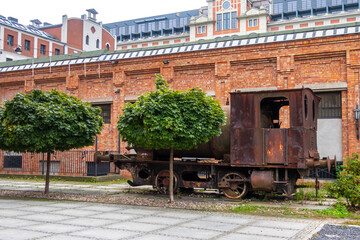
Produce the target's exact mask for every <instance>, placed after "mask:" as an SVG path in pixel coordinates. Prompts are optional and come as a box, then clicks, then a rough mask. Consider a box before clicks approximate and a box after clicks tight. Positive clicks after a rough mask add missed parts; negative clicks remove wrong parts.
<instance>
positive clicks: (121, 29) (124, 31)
mask: <svg viewBox="0 0 360 240" xmlns="http://www.w3.org/2000/svg"><path fill="white" fill-rule="evenodd" d="M125 34H126V28H125V27H119V35H125Z"/></svg>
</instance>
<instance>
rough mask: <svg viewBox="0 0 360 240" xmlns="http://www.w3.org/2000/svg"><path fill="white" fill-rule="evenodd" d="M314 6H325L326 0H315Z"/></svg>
mask: <svg viewBox="0 0 360 240" xmlns="http://www.w3.org/2000/svg"><path fill="white" fill-rule="evenodd" d="M316 7H317V8H324V7H326V0H316Z"/></svg>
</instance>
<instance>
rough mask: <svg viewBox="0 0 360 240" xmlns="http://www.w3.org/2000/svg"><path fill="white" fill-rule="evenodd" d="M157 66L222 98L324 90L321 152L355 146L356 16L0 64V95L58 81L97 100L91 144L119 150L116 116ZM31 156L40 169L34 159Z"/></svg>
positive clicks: (172, 82)
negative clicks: (97, 124) (97, 121)
mask: <svg viewBox="0 0 360 240" xmlns="http://www.w3.org/2000/svg"><path fill="white" fill-rule="evenodd" d="M156 73H160V74H162V75H163V76H164V78H165V79H167V80H168V82H169V86H170V87H171V88H175V89H187V88H191V87H200V88H202V89H203V90H204V91H206V92H207V93H208V95H211V96H214V97H215V98H217V99H218V100H219V101H220V102H221V104H222V105H226V104H227V102H228V101H229V92H231V91H234V90H237V89H241V90H243V91H246V90H249V89H254V88H255V89H290V88H302V87H309V88H311V89H313V90H314V91H315V92H316V93H317V94H318V95H319V96H321V97H322V101H321V105H320V112H319V116H320V119H319V124H318V133H319V134H318V139H317V142H318V146H319V151H320V154H321V156H322V157H324V156H328V155H330V157H333V156H334V155H336V156H337V158H338V159H339V158H340V159H341V158H342V157H343V156H344V157H346V156H348V155H350V154H351V153H352V152H358V151H359V149H360V143H359V139H357V132H356V125H355V119H354V113H353V110H354V109H355V108H356V107H357V105H359V100H360V91H359V85H360V23H359V22H351V23H345V24H336V25H328V26H317V27H311V28H305V29H300V28H299V29H287V30H279V31H273V32H265V33H252V34H250V35H240V36H225V37H221V38H216V39H208V40H201V41H194V42H187V43H179V44H172V45H162V46H157V47H147V48H137V49H128V50H119V51H113V52H109V51H96V52H85V53H79V54H73V55H65V56H54V57H53V58H52V59H51V61H50V60H49V59H48V58H44V59H34V60H25V61H14V62H8V63H1V64H0V99H1V102H4V101H6V100H7V99H11V98H12V97H13V96H14V95H15V94H16V93H18V92H29V91H31V90H32V89H34V88H38V89H41V90H50V89H52V88H56V89H57V90H59V91H63V92H65V93H67V94H70V95H73V96H76V97H78V98H81V99H83V100H84V101H87V102H90V103H92V104H93V105H96V106H101V107H102V108H103V116H104V121H105V127H104V129H103V131H102V134H101V135H100V136H98V142H97V149H98V150H100V151H105V150H112V151H118V150H119V146H120V145H119V134H118V132H117V129H116V123H117V117H118V115H119V114H120V113H121V109H122V107H123V106H124V104H125V103H126V102H131V101H135V100H136V99H137V96H138V95H139V94H143V93H145V92H147V91H149V90H153V89H155V76H154V74H156ZM230 104H231V103H230ZM125 146H126V143H121V151H125V149H124V147H125ZM88 149H89V150H94V149H95V146H93V147H90V148H88ZM31 160H32V161H34V163H33V164H34V166H35V167H34V169H35V168H36V166H38V168H39V159H38V158H35V157H33V158H31ZM54 161H55V160H54ZM59 164H60V166H59V168H61V167H62V166H61V163H59ZM3 166H4V160H3V158H1V157H0V172H8V171H10V170H11V171H13V170H14V169H9V168H4V167H3ZM15 170H17V171H19V172H21V171H24V168H19V169H15Z"/></svg>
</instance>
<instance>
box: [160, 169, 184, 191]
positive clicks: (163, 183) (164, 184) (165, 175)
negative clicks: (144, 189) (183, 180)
mask: <svg viewBox="0 0 360 240" xmlns="http://www.w3.org/2000/svg"><path fill="white" fill-rule="evenodd" d="M169 176H170V172H169V170H161V171H160V172H159V173H158V174H157V175H156V177H155V187H156V189H157V190H158V191H159V192H160V193H162V194H168V193H169V183H170V177H169ZM178 186H179V177H178V175H177V174H176V173H175V172H174V187H173V190H174V193H175V192H176V191H177V189H178Z"/></svg>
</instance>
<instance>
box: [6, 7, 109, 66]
mask: <svg viewBox="0 0 360 240" xmlns="http://www.w3.org/2000/svg"><path fill="white" fill-rule="evenodd" d="M87 12H88V15H83V16H81V18H68V16H67V15H64V16H63V17H62V22H61V24H56V25H52V24H49V23H44V24H42V22H41V21H39V20H38V19H35V20H32V21H31V22H32V25H30V26H25V25H22V24H20V23H19V22H18V20H17V19H16V18H13V17H8V18H5V17H3V16H1V15H0V62H4V61H16V60H21V59H31V58H40V57H51V56H56V55H63V54H72V53H79V52H83V51H94V50H100V49H109V50H111V51H113V50H115V49H116V41H115V38H114V37H113V36H112V35H111V34H110V33H109V32H108V31H107V30H106V29H105V28H103V26H102V23H99V22H97V20H96V14H97V12H96V10H94V9H88V10H87Z"/></svg>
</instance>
